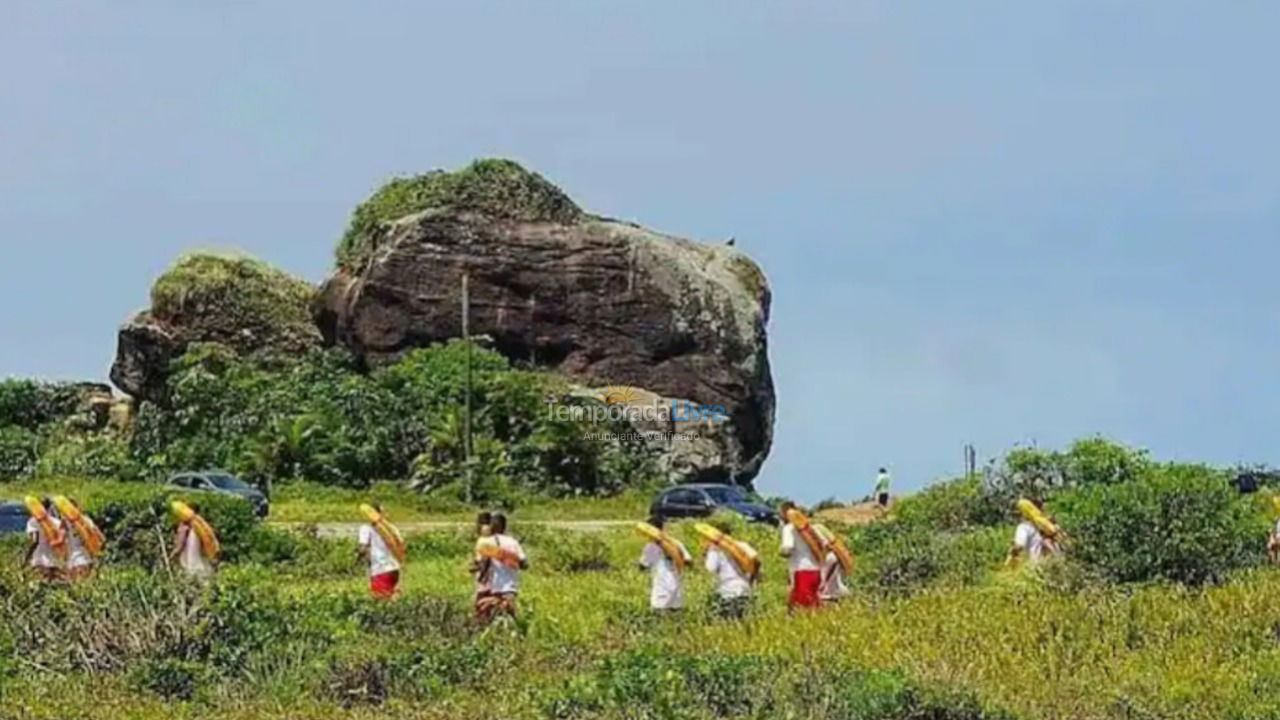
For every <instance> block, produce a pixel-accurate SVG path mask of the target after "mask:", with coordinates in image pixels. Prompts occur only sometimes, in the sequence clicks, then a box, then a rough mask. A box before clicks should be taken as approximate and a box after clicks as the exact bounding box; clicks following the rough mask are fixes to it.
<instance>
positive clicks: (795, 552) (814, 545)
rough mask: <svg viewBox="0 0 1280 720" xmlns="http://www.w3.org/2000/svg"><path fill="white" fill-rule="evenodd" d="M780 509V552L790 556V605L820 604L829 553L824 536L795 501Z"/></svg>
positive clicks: (812, 606)
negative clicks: (823, 560)
mask: <svg viewBox="0 0 1280 720" xmlns="http://www.w3.org/2000/svg"><path fill="white" fill-rule="evenodd" d="M780 510H781V514H782V518H783V520H784V524H783V526H782V546H781V548H780V552H781V554H782V556H783V557H785V558H786V559H787V570H788V573H789V575H790V578H791V594H790V595H789V596H788V598H787V607H788V609H790V610H793V611H794V610H795V609H796V608H816V607H819V606H821V605H822V599H821V597H820V596H819V594H818V588H819V587H820V586H821V584H822V558H823V557H824V556H825V555H826V552H825V549H824V546H823V544H822V539H821V538H820V537H818V534H817V533H816V532H815V531H814V529H813V527H812V526H811V525H810V524H809V519H808V518H807V517H805V515H804V513H802V512H800V510H799V509H798V508H796V506H795V503H793V502H791V501H787V502H784V503H782V506H781V508H780Z"/></svg>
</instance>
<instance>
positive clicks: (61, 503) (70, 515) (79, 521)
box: [53, 495, 107, 557]
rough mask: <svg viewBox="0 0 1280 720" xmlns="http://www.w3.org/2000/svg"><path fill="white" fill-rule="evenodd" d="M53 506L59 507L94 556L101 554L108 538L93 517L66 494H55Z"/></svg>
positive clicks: (63, 516)
mask: <svg viewBox="0 0 1280 720" xmlns="http://www.w3.org/2000/svg"><path fill="white" fill-rule="evenodd" d="M53 506H54V507H56V508H58V514H59V515H61V516H62V519H63V520H64V521H66V523H67V524H68V525H70V526H71V529H72V531H74V532H75V534H76V535H78V536H79V537H80V542H82V543H84V549H85V550H88V551H89V554H90V555H92V556H93V557H98V556H99V555H101V554H102V550H103V548H104V547H105V546H106V544H107V539H106V537H105V536H103V534H102V531H101V530H99V529H98V526H97V524H95V523H94V522H93V519H92V518H90V517H89V516H88V515H86V514H84V513H82V512H80V508H78V507H76V504H75V503H73V502H71V499H70V498H68V497H67V496H66V495H54V496H53Z"/></svg>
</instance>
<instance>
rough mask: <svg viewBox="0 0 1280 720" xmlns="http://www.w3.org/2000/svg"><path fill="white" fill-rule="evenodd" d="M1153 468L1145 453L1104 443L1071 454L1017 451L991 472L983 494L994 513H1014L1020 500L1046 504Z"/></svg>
mask: <svg viewBox="0 0 1280 720" xmlns="http://www.w3.org/2000/svg"><path fill="white" fill-rule="evenodd" d="M1151 465H1152V463H1151V460H1150V458H1149V457H1148V455H1147V452H1146V451H1145V450H1138V449H1134V448H1130V447H1126V446H1124V445H1120V444H1118V443H1114V442H1111V441H1110V440H1107V439H1105V438H1101V437H1093V438H1085V439H1083V440H1077V441H1076V442H1075V443H1073V444H1072V445H1071V447H1070V448H1068V449H1067V450H1066V452H1054V451H1049V450H1041V449H1039V448H1016V449H1014V450H1011V451H1010V452H1009V453H1008V454H1006V455H1005V458H1004V462H1003V463H1002V464H1000V465H999V466H997V467H993V468H990V469H989V470H988V471H987V473H986V476H985V478H984V480H983V493H984V495H986V496H987V499H988V501H989V502H990V503H991V504H993V506H994V507H997V508H1012V507H1013V503H1014V502H1015V501H1016V500H1017V499H1018V498H1019V497H1033V498H1041V499H1045V498H1048V497H1050V496H1051V495H1052V494H1053V493H1055V492H1058V491H1060V490H1065V489H1069V488H1074V487H1084V486H1091V485H1117V484H1120V483H1126V482H1129V481H1132V480H1135V479H1137V478H1139V477H1141V476H1142V474H1143V473H1145V472H1146V471H1147V470H1148V469H1149V468H1150V467H1151Z"/></svg>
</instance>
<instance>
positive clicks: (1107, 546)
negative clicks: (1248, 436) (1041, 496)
mask: <svg viewBox="0 0 1280 720" xmlns="http://www.w3.org/2000/svg"><path fill="white" fill-rule="evenodd" d="M1229 479H1230V478H1229V476H1228V474H1227V473H1225V472H1222V471H1217V470H1212V469H1210V468H1207V467H1204V466H1199V465H1163V466H1158V467H1152V468H1148V469H1147V470H1146V471H1145V472H1144V473H1143V475H1142V476H1141V477H1140V478H1139V479H1137V480H1133V481H1129V482H1123V483H1119V484H1101V485H1090V486H1084V487H1080V488H1078V489H1076V490H1073V491H1071V492H1068V493H1063V494H1061V495H1060V496H1059V497H1057V498H1056V499H1055V500H1054V501H1053V502H1052V503H1051V505H1050V509H1051V510H1052V511H1053V512H1054V513H1056V514H1057V517H1058V519H1059V521H1060V524H1061V525H1062V526H1063V527H1064V529H1066V530H1067V532H1068V533H1069V535H1070V538H1071V540H1070V544H1069V546H1068V547H1069V551H1070V553H1071V555H1072V556H1073V557H1075V558H1076V559H1078V560H1080V561H1081V562H1084V563H1086V564H1088V565H1090V566H1092V567H1094V568H1095V569H1097V570H1098V571H1099V572H1101V573H1102V574H1103V575H1104V576H1106V577H1107V578H1109V579H1111V580H1115V581H1120V582H1134V581H1145V580H1158V579H1164V580H1173V581H1176V582H1183V583H1189V584H1199V583H1205V582H1215V581H1218V580H1221V579H1222V578H1223V577H1224V576H1225V575H1226V573H1228V572H1229V571H1231V570H1233V569H1236V568H1240V567H1246V566H1249V565H1252V564H1255V563H1257V562H1258V561H1259V559H1260V558H1261V557H1262V556H1263V545H1264V542H1265V539H1266V533H1267V523H1266V520H1265V517H1264V516H1263V515H1262V514H1260V513H1259V512H1258V511H1257V509H1256V508H1255V507H1254V506H1253V504H1252V503H1251V502H1250V500H1249V499H1247V498H1243V497H1241V496H1240V495H1239V494H1238V493H1237V492H1236V491H1235V490H1234V489H1233V488H1232V487H1231V486H1230V485H1229V484H1228V480H1229Z"/></svg>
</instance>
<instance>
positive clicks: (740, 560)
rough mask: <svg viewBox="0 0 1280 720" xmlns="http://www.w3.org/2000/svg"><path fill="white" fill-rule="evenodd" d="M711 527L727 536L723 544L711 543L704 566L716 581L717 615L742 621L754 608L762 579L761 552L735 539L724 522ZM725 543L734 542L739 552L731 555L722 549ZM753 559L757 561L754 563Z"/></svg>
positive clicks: (714, 596)
mask: <svg viewBox="0 0 1280 720" xmlns="http://www.w3.org/2000/svg"><path fill="white" fill-rule="evenodd" d="M711 526H712V527H714V528H715V529H716V530H719V531H720V532H721V533H723V539H722V540H721V541H720V543H708V545H707V556H706V560H705V563H704V565H705V567H706V568H707V572H709V573H711V576H712V577H713V578H715V594H714V595H713V596H712V597H713V600H712V602H713V605H714V609H715V613H716V614H717V615H719V616H720V617H722V618H728V619H733V620H737V619H741V618H742V616H743V615H745V614H746V612H747V609H748V608H750V606H751V597H752V594H753V590H754V586H755V583H756V581H757V580H758V579H759V572H758V568H759V553H757V552H756V550H755V548H753V547H751V546H750V545H749V544H747V543H745V542H743V541H742V540H738V539H736V538H733V537H731V536H730V533H729V530H730V528H729V523H728V522H726V521H724V520H720V521H718V522H713V523H711ZM723 543H733V544H734V546H735V547H734V550H735V552H734V553H730V552H729V551H728V550H726V549H725V548H724V547H722V544H723ZM735 555H736V557H735ZM752 558H755V561H754V562H752V560H751V559H752ZM744 565H748V567H744Z"/></svg>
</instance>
